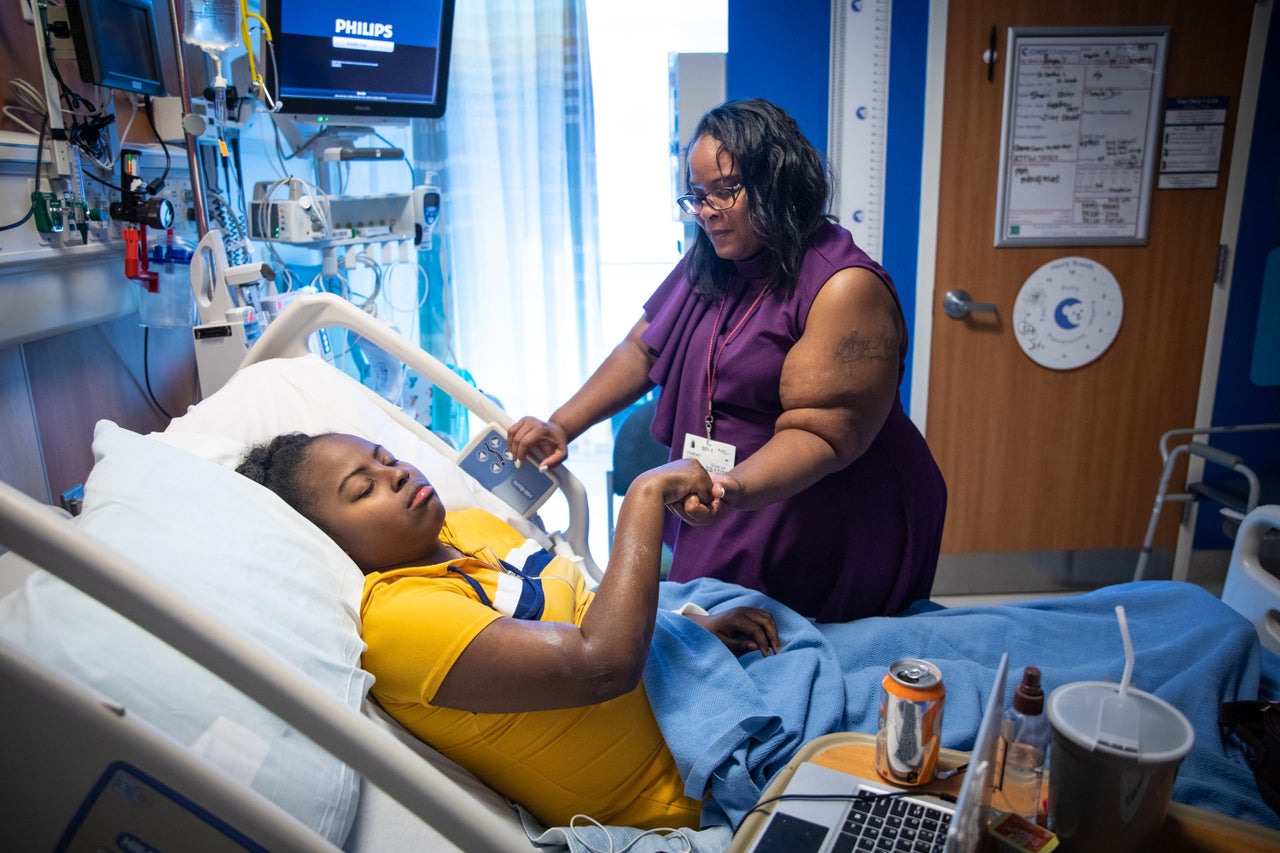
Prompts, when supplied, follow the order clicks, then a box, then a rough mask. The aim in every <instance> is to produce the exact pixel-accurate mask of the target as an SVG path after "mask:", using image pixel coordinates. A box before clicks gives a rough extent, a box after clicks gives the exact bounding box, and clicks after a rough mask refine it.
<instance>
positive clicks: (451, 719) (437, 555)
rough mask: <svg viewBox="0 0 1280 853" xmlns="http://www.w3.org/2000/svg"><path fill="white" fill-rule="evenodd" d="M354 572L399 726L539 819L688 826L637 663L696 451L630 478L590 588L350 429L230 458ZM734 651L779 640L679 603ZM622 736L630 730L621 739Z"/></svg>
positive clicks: (698, 481) (374, 662)
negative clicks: (608, 549)
mask: <svg viewBox="0 0 1280 853" xmlns="http://www.w3.org/2000/svg"><path fill="white" fill-rule="evenodd" d="M237 470H238V471H240V473H242V474H245V475H246V476H248V477H249V478H250V479H253V480H255V481H257V482H259V483H261V484H263V485H265V486H267V487H268V488H270V489H271V490H272V491H274V492H276V493H277V494H278V495H280V496H281V497H282V498H283V499H284V500H285V501H286V502H287V503H289V504H290V505H291V506H292V507H294V508H295V509H296V510H298V511H299V512H300V513H301V514H302V515H304V516H305V517H306V518H308V519H309V520H311V521H312V522H313V523H314V524H315V525H316V526H317V527H319V528H320V529H321V530H323V531H324V532H325V533H327V534H328V535H329V536H330V537H331V538H332V539H333V540H334V541H335V542H336V543H337V544H338V545H339V546H340V547H341V548H342V549H343V550H344V551H346V552H347V554H349V555H350V556H351V558H352V559H353V560H354V562H355V563H356V565H358V566H359V567H360V569H361V570H362V571H363V572H364V573H365V576H366V577H365V586H364V595H363V600H362V605H361V617H362V620H363V628H362V635H363V637H364V640H365V642H366V644H367V645H368V649H367V651H366V652H365V654H364V657H363V665H364V667H365V669H367V670H368V671H370V672H371V673H372V674H373V675H374V677H375V683H374V687H373V690H372V692H373V695H374V697H375V698H376V699H377V700H378V702H379V703H380V704H381V705H382V706H383V708H385V709H386V710H387V712H388V713H390V714H391V715H392V716H393V717H395V718H396V719H397V720H398V721H399V722H400V723H401V724H402V725H404V726H405V727H406V728H408V729H409V730H410V731H412V732H413V733H414V734H416V735H417V736H418V737H420V738H422V739H423V740H424V741H426V742H427V743H429V744H430V745H431V746H433V747H435V748H436V749H437V750H439V751H440V752H442V753H444V754H446V755H448V756H449V757H450V758H453V759H454V760H455V761H457V762H458V763H460V764H462V765H463V766H465V767H467V768H468V769H470V770H471V771H472V772H473V773H475V774H476V775H477V776H479V777H480V778H481V779H482V780H483V781H485V782H486V783H487V784H489V785H490V786H491V787H493V788H495V789H497V790H498V791H500V792H501V793H503V794H504V795H505V796H507V797H509V798H511V799H514V800H516V801H517V802H520V803H521V804H523V805H525V806H526V807H527V808H529V809H530V810H531V811H532V812H533V813H534V814H535V815H537V816H538V817H539V818H540V819H541V820H542V821H544V822H545V823H547V824H548V825H556V824H567V823H569V821H570V819H571V818H572V817H573V816H574V815H576V814H579V813H585V814H589V815H591V816H592V817H595V818H596V819H597V820H600V821H601V822H603V823H606V824H618V825H628V826H639V827H645V828H650V827H660V826H673V825H675V826H697V825H698V823H699V815H700V812H701V810H702V803H701V802H699V801H697V800H693V799H690V798H689V797H686V796H684V794H683V790H684V783H683V782H682V781H681V777H680V774H679V772H678V771H677V769H676V764H675V761H674V759H673V757H672V755H671V752H670V751H669V750H668V749H667V746H666V743H665V742H664V740H663V737H662V733H661V732H660V731H659V729H658V726H657V723H656V721H655V719H654V715H653V713H652V711H651V710H650V706H649V700H648V698H647V696H646V694H645V691H644V688H643V686H642V685H641V684H640V676H641V673H642V671H643V669H644V665H645V661H646V659H647V657H648V650H649V644H650V640H651V638H652V634H653V628H654V613H655V611H656V609H657V604H658V581H659V571H658V569H659V557H660V555H661V545H662V543H661V537H662V523H663V516H664V511H665V507H666V506H667V505H668V504H671V503H673V502H675V501H679V500H683V499H685V498H686V497H687V496H689V495H695V494H696V495H698V496H699V497H700V498H701V499H703V500H706V501H708V502H709V501H710V500H711V494H710V493H711V480H710V478H709V476H708V475H707V473H706V471H705V470H703V468H702V466H701V465H699V464H698V463H697V462H693V461H679V462H674V463H671V464H669V465H666V466H664V467H662V468H658V469H656V470H654V471H650V472H647V473H645V474H643V475H641V476H640V477H638V478H637V479H636V480H635V482H634V483H633V484H632V486H631V488H630V489H629V491H628V492H627V498H628V500H627V501H626V502H625V503H624V504H623V506H622V512H621V515H620V517H619V519H618V524H617V528H616V533H615V538H614V546H613V553H612V559H611V560H610V563H609V571H608V572H606V573H605V577H604V579H603V580H602V581H601V583H600V585H599V587H598V588H597V589H596V591H595V592H594V594H593V593H592V592H591V591H589V590H588V589H587V587H586V584H585V583H584V581H583V578H582V576H581V574H580V573H579V571H578V570H577V568H576V566H575V565H574V564H573V563H572V562H570V561H569V560H566V559H564V558H561V557H554V556H552V555H551V554H549V553H547V552H546V551H544V550H542V549H541V548H540V547H539V546H538V545H537V543H534V542H532V541H531V540H526V539H525V538H524V537H523V536H521V535H520V534H519V533H517V532H516V531H515V530H514V529H512V528H511V527H509V526H508V525H506V524H505V523H504V522H502V521H500V520H498V519H497V518H495V517H493V516H492V515H490V514H489V513H487V512H485V511H484V510H480V509H468V510H463V511H460V512H456V513H449V514H446V513H445V509H444V506H443V504H442V503H441V502H440V499H439V497H438V496H437V495H436V492H435V490H434V489H433V488H432V486H431V484H430V483H429V482H427V479H426V478H425V477H424V476H423V475H422V473H421V472H420V471H418V469H417V468H415V467H413V466H412V465H410V464H408V463H406V462H402V461H399V460H397V459H395V458H394V457H392V455H391V454H390V453H388V452H387V450H386V449H384V448H382V447H380V446H378V445H375V444H373V443H371V442H369V441H366V440H364V439H362V438H358V437H356V436H351V435H342V434H327V435H322V436H316V437H312V436H306V435H303V434H301V433H294V434H289V435H284V436H280V437H278V438H276V439H274V440H273V441H272V442H270V443H269V444H266V445H259V446H258V447H255V448H254V449H253V450H252V451H251V452H250V453H249V455H248V456H247V457H246V459H245V461H244V462H243V463H242V464H241V465H240V466H239V468H238V469H237ZM688 615H689V617H690V618H691V619H694V620H695V621H698V622H699V623H700V624H702V625H703V627H705V628H706V629H707V630H709V631H711V632H712V633H713V634H715V635H716V636H718V637H719V638H720V639H721V640H722V641H723V642H724V644H725V645H726V646H727V647H728V648H729V649H731V650H733V651H734V652H735V653H745V652H752V651H757V650H759V651H761V653H762V654H766V655H768V654H773V653H775V652H777V651H778V650H779V648H780V643H779V640H778V635H777V631H776V628H775V625H774V620H773V617H772V616H771V615H770V614H769V613H768V612H767V611H765V610H761V609H757V608H754V607H734V608H731V609H729V610H727V611H725V612H722V613H718V614H716V615H714V616H712V615H703V614H688ZM620 735H625V736H622V737H620Z"/></svg>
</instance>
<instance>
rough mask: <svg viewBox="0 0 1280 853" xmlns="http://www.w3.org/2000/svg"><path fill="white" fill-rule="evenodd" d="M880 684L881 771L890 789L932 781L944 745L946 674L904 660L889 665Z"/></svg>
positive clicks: (878, 733)
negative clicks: (943, 677)
mask: <svg viewBox="0 0 1280 853" xmlns="http://www.w3.org/2000/svg"><path fill="white" fill-rule="evenodd" d="M881 684H882V685H883V687H884V696H883V697H882V698H881V700H880V723H879V727H878V728H877V729H876V772H877V773H879V774H880V775H881V777H883V778H884V779H885V781H887V782H889V783H890V784H891V785H923V784H924V783H925V782H928V781H930V780H931V779H933V768H934V766H935V765H936V764H937V763H938V748H939V746H940V745H941V740H942V706H943V701H944V700H945V699H946V697H947V691H946V688H945V687H944V686H943V684H942V670H940V669H938V667H936V666H935V665H933V664H931V663H929V661H927V660H921V659H919V658H903V659H902V660H898V661H894V662H893V663H892V664H890V666H889V671H888V672H887V673H885V676H884V680H883V681H881Z"/></svg>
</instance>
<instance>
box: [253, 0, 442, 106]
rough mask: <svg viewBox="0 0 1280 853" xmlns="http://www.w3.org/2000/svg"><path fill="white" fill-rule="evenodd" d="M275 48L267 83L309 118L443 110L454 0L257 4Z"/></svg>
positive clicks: (305, 0) (320, 0) (326, 0)
mask: <svg viewBox="0 0 1280 853" xmlns="http://www.w3.org/2000/svg"><path fill="white" fill-rule="evenodd" d="M262 5H263V9H264V15H265V17H266V19H267V23H268V25H269V26H270V27H271V32H272V38H273V40H274V47H275V63H274V65H275V67H274V68H272V67H271V65H272V63H271V62H270V60H268V62H267V63H266V64H267V66H268V71H269V72H270V74H269V77H268V81H267V85H268V87H270V89H271V91H272V94H273V95H274V94H276V93H277V92H278V95H279V99H280V100H281V101H282V102H283V110H284V112H286V113H291V114H293V115H296V116H299V117H301V118H305V117H308V116H310V117H311V118H312V120H316V121H322V122H323V121H327V120H328V119H329V117H350V116H359V117H362V118H364V119H366V120H368V121H371V122H372V121H375V120H377V119H379V118H384V117H388V118H390V117H402V116H418V117H423V118H439V117H440V116H442V115H444V107H445V93H446V89H447V84H448V80H449V47H450V41H451V39H452V36H453V7H454V0H426V2H420V3H405V2H387V0H366V2H363V3H353V2H351V0H270V2H265V0H264V2H263V4H262Z"/></svg>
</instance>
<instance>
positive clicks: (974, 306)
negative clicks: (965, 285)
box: [942, 290, 996, 320]
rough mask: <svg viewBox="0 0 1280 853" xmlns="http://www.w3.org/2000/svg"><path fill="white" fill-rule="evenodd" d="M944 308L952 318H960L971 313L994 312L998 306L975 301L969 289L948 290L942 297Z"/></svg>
mask: <svg viewBox="0 0 1280 853" xmlns="http://www.w3.org/2000/svg"><path fill="white" fill-rule="evenodd" d="M942 310H943V311H945V312H947V316H948V317H950V318H951V319H952V320H959V319H961V318H962V317H967V316H968V315H970V314H994V313H996V306H995V305H992V304H991V303H990V302H974V301H973V299H972V297H970V296H969V291H967V290H948V291H947V293H946V295H945V296H943V297H942Z"/></svg>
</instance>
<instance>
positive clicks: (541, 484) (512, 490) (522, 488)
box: [458, 424, 556, 516]
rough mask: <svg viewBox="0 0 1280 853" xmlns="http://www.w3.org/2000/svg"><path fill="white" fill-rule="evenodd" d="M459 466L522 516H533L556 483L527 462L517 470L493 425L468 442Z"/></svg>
mask: <svg viewBox="0 0 1280 853" xmlns="http://www.w3.org/2000/svg"><path fill="white" fill-rule="evenodd" d="M458 465H459V466H460V467H461V468H462V470H463V471H466V472H467V473H468V474H470V475H471V476H472V477H475V478H476V479H477V480H478V481H479V482H480V485H482V486H484V487H485V488H486V489H488V490H489V491H491V492H493V493H494V494H495V495H497V496H498V497H499V498H501V499H502V500H503V501H505V502H506V503H508V504H510V505H511V506H513V507H515V508H516V510H518V511H519V512H520V514H521V515H523V516H529V515H532V514H533V512H534V511H535V510H537V508H538V507H540V506H542V504H543V502H544V501H546V499H547V498H548V497H550V496H551V493H552V492H554V491H555V489H556V484H555V481H554V480H552V479H551V478H550V477H548V476H547V475H546V474H544V473H542V472H541V471H539V470H538V466H537V465H535V464H533V463H531V462H530V463H527V464H523V465H521V466H520V467H519V468H517V467H516V464H515V460H513V459H512V458H511V453H510V451H508V450H507V437H506V436H505V435H504V434H503V432H502V430H500V429H499V428H498V427H496V426H494V425H493V424H490V425H489V426H488V428H487V429H485V431H484V432H482V433H480V434H479V435H477V436H476V437H475V438H473V439H471V441H470V443H468V444H467V446H466V448H464V449H463V451H462V456H461V458H459V459H458Z"/></svg>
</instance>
